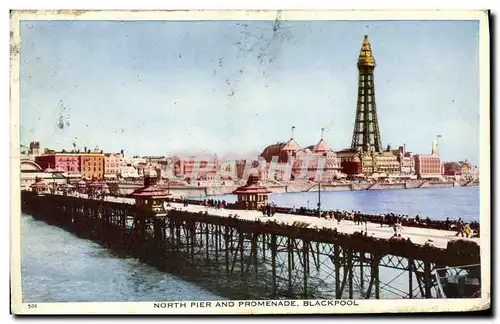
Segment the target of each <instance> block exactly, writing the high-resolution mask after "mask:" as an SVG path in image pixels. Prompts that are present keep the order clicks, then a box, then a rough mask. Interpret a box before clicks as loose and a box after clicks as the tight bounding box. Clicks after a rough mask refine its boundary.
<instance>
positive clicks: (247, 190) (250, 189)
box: [233, 184, 273, 195]
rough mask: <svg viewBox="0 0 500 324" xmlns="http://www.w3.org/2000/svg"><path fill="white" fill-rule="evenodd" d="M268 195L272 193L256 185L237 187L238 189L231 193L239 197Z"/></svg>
mask: <svg viewBox="0 0 500 324" xmlns="http://www.w3.org/2000/svg"><path fill="white" fill-rule="evenodd" d="M270 193H273V192H272V191H271V190H269V189H267V188H266V187H261V186H259V185H256V184H251V185H244V186H243V187H239V188H238V189H236V190H235V191H233V194H239V195H241V194H243V195H253V194H270Z"/></svg>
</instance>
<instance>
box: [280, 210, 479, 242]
mask: <svg viewBox="0 0 500 324" xmlns="http://www.w3.org/2000/svg"><path fill="white" fill-rule="evenodd" d="M277 212H279V213H289V214H297V215H306V216H315V217H318V214H319V213H318V210H312V209H306V208H304V207H301V208H298V209H296V208H295V207H292V208H277ZM320 217H322V218H326V219H332V220H335V221H337V223H339V224H340V222H341V221H342V220H350V221H353V222H354V223H355V224H363V223H367V222H371V223H377V224H380V227H384V226H388V227H394V226H395V225H397V227H398V228H401V227H403V226H405V227H421V228H432V229H440V230H448V231H456V232H457V236H459V235H460V236H463V237H478V236H479V223H478V222H470V223H466V222H464V221H463V220H462V219H461V218H459V219H458V220H450V218H449V217H447V218H446V220H444V221H443V220H431V219H430V218H429V217H425V218H423V217H421V216H419V215H416V216H415V217H409V216H408V215H406V214H395V213H386V214H379V215H373V214H364V213H361V212H360V211H354V210H353V211H345V210H344V211H342V210H328V211H322V212H321V215H320Z"/></svg>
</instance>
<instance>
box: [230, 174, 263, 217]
mask: <svg viewBox="0 0 500 324" xmlns="http://www.w3.org/2000/svg"><path fill="white" fill-rule="evenodd" d="M258 181H259V177H258V176H255V175H251V176H249V177H248V181H247V183H246V185H244V186H242V187H239V188H238V189H236V190H235V191H233V194H236V195H238V201H237V202H236V204H235V207H236V208H237V209H245V210H259V209H260V208H261V207H262V206H265V205H267V199H268V196H269V194H270V193H272V191H271V190H269V189H267V188H266V187H262V186H259V185H258Z"/></svg>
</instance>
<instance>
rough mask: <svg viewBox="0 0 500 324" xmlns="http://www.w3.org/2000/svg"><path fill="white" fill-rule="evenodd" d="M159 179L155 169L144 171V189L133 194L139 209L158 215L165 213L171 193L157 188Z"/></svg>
mask: <svg viewBox="0 0 500 324" xmlns="http://www.w3.org/2000/svg"><path fill="white" fill-rule="evenodd" d="M157 179H158V176H157V173H156V171H155V170H154V169H152V168H148V169H146V170H144V187H143V188H140V189H137V190H135V191H134V192H132V197H133V198H134V199H135V203H136V205H137V207H138V208H139V209H141V210H142V211H147V212H153V213H156V214H159V213H164V212H165V204H166V202H165V201H166V199H167V197H168V196H170V193H169V192H168V191H167V190H164V189H162V188H160V187H158V186H157V184H156V183H157Z"/></svg>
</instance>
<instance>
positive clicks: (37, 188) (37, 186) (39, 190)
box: [30, 177, 49, 196]
mask: <svg viewBox="0 0 500 324" xmlns="http://www.w3.org/2000/svg"><path fill="white" fill-rule="evenodd" d="M30 188H31V190H32V191H33V192H35V193H36V194H37V195H39V196H42V195H44V194H46V193H47V192H48V189H49V187H48V186H47V184H46V183H45V182H44V181H43V179H42V178H40V177H36V180H35V183H33V184H32V185H31V186H30Z"/></svg>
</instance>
